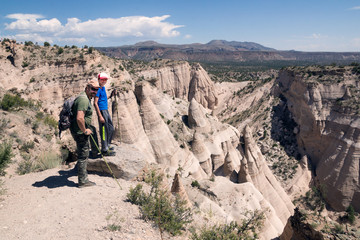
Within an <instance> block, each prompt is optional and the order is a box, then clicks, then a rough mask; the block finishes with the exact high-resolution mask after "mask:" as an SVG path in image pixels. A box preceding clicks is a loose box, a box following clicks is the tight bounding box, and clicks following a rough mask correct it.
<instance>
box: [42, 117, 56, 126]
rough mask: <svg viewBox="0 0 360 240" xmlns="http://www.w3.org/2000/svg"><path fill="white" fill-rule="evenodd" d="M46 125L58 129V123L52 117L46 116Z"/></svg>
mask: <svg viewBox="0 0 360 240" xmlns="http://www.w3.org/2000/svg"><path fill="white" fill-rule="evenodd" d="M44 123H45V124H46V125H48V126H50V127H52V128H54V129H56V128H57V127H58V121H56V119H55V118H54V117H52V116H51V115H46V116H45V118H44Z"/></svg>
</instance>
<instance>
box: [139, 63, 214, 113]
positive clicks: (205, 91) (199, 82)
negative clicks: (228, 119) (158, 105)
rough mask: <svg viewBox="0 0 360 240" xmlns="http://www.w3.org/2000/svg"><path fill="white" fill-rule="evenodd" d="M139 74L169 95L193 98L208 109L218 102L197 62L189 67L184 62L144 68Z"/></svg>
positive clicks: (189, 99) (210, 82)
mask: <svg viewBox="0 0 360 240" xmlns="http://www.w3.org/2000/svg"><path fill="white" fill-rule="evenodd" d="M139 75H140V76H141V77H143V78H144V79H145V80H148V81H150V82H152V83H153V84H154V85H155V86H156V88H157V89H159V90H160V91H162V92H166V93H167V94H169V95H170V96H173V97H177V98H181V99H184V100H187V101H191V100H192V99H193V98H195V100H196V101H197V102H198V103H200V104H201V105H203V106H204V107H205V108H208V109H214V108H215V107H216V105H217V104H218V97H217V94H216V91H215V85H214V83H213V82H212V81H211V79H210V77H209V76H208V74H207V73H206V71H205V70H204V69H203V68H202V67H201V66H200V65H198V64H196V65H194V66H192V67H191V66H190V65H189V64H188V63H187V62H184V63H181V64H177V65H173V66H166V67H161V68H159V69H149V70H144V71H141V72H140V73H139Z"/></svg>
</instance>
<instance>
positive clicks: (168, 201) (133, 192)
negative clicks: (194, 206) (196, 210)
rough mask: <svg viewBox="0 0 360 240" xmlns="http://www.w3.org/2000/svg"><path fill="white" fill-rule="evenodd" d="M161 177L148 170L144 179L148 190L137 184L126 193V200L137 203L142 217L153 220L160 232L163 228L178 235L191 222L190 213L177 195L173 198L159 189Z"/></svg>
mask: <svg viewBox="0 0 360 240" xmlns="http://www.w3.org/2000/svg"><path fill="white" fill-rule="evenodd" d="M162 179H163V176H162V175H159V174H156V172H155V171H152V172H150V173H149V174H148V176H147V177H146V179H145V182H146V183H148V184H149V185H150V186H151V189H150V192H149V193H145V192H144V191H143V190H142V186H141V185H140V184H138V185H137V186H136V187H135V188H131V189H130V192H129V193H128V194H127V197H128V201H130V202H132V203H133V204H137V205H139V207H140V212H141V216H142V218H143V219H144V220H151V221H154V222H155V223H156V225H157V226H158V227H159V230H160V233H162V231H163V230H165V231H167V232H169V233H171V234H172V235H179V234H181V230H182V229H184V228H185V225H187V224H188V223H190V222H192V213H191V210H190V209H189V208H186V207H185V205H186V202H185V201H183V200H181V199H180V197H179V196H176V197H175V199H173V198H171V196H170V194H169V193H168V192H167V191H166V190H163V189H161V187H160V183H161V181H162Z"/></svg>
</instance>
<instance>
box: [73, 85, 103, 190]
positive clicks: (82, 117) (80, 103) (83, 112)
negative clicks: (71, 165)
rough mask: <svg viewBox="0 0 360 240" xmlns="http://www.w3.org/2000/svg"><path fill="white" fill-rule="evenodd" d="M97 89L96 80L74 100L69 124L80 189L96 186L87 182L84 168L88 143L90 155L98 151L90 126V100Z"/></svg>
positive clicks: (94, 132) (87, 155)
mask: <svg viewBox="0 0 360 240" xmlns="http://www.w3.org/2000/svg"><path fill="white" fill-rule="evenodd" d="M99 88H100V86H99V83H98V82H97V81H96V80H91V81H90V82H88V84H87V85H86V88H85V91H84V92H82V93H80V95H79V96H78V97H77V98H76V99H75V101H74V105H73V107H72V112H73V116H74V120H73V121H72V122H71V125H70V131H71V135H72V136H73V138H74V140H75V142H76V146H77V155H78V162H77V168H78V182H79V185H78V186H79V187H80V188H82V187H89V186H94V185H96V184H95V183H94V182H91V181H89V179H88V174H87V169H86V168H87V162H88V157H89V141H90V144H91V150H92V153H96V152H97V151H98V150H97V137H96V128H95V127H94V126H92V125H91V117H92V112H93V110H92V106H91V99H92V98H93V97H95V95H96V93H97V91H98V90H99ZM90 135H91V136H93V139H90ZM94 141H95V142H94Z"/></svg>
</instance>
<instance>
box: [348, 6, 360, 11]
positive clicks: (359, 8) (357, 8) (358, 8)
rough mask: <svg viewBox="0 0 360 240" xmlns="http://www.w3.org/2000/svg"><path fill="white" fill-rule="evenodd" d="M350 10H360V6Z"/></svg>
mask: <svg viewBox="0 0 360 240" xmlns="http://www.w3.org/2000/svg"><path fill="white" fill-rule="evenodd" d="M350 10H360V6H355V7H352V8H350Z"/></svg>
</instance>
